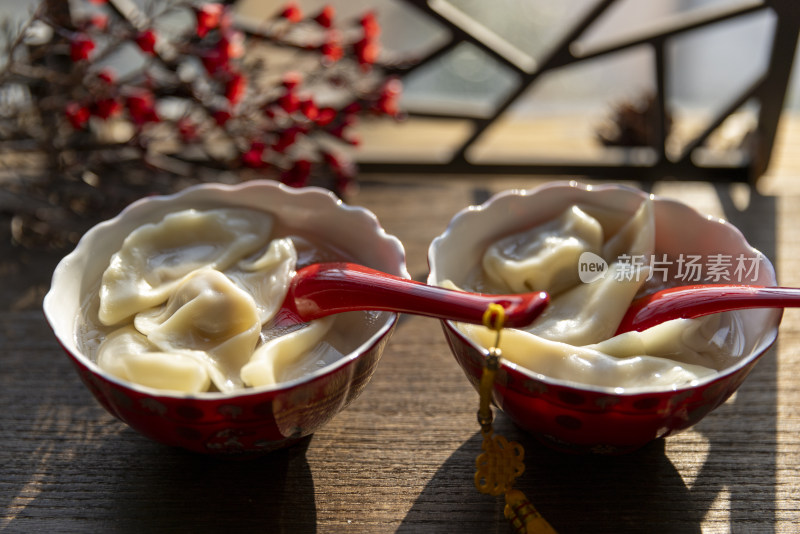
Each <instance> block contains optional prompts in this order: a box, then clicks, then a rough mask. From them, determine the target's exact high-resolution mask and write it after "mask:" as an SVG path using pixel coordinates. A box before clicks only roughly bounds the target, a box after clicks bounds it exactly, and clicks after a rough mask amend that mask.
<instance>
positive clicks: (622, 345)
mask: <svg viewBox="0 0 800 534" xmlns="http://www.w3.org/2000/svg"><path fill="white" fill-rule="evenodd" d="M589 213H591V214H593V215H589ZM611 215H612V214H610V213H607V212H603V210H598V209H595V208H593V207H591V206H584V207H583V209H580V208H578V207H576V206H573V207H572V208H570V209H568V210H567V211H566V212H564V214H562V215H561V217H559V218H558V219H557V220H554V221H552V222H551V223H548V224H544V225H541V226H538V227H536V228H533V229H531V230H526V231H525V232H520V233H518V234H515V235H513V236H510V237H507V238H504V239H501V240H499V241H498V242H497V243H495V244H493V245H491V246H490V247H489V249H488V250H487V252H486V254H485V255H484V258H483V276H484V279H486V280H489V281H490V282H491V283H494V284H497V281H498V279H499V280H501V281H502V282H503V283H505V284H506V287H509V288H510V289H512V290H514V291H516V292H525V291H529V290H539V289H547V284H548V283H550V284H551V286H550V287H551V288H552V287H554V288H556V289H557V290H558V291H561V292H560V293H559V294H556V295H554V296H553V297H554V298H553V299H552V301H551V303H550V305H549V306H548V307H547V308H546V310H545V312H544V313H543V314H542V315H541V316H539V318H538V319H537V320H536V321H534V322H533V323H532V324H531V325H530V326H529V327H527V328H525V329H524V330H515V329H507V330H505V331H504V332H503V335H502V336H501V340H500V348H501V350H502V353H503V357H504V358H505V359H506V360H508V361H510V362H513V363H515V364H518V365H520V366H523V367H525V368H527V369H529V370H531V371H533V372H536V373H540V374H543V375H547V376H550V377H553V378H559V379H563V380H572V381H575V382H582V383H586V384H593V385H598V386H609V387H619V388H626V389H635V388H638V387H652V386H666V387H677V386H679V385H681V384H686V383H690V382H692V381H694V380H698V379H700V378H703V377H705V376H708V375H710V374H712V373H714V372H716V370H717V369H720V368H722V367H723V366H724V362H723V361H722V360H723V357H722V355H723V354H736V353H737V350H738V351H739V352H741V348H740V345H741V343H742V341H741V336H740V335H737V334H736V332H737V331H738V330H740V329H737V328H735V326H734V325H733V324H732V323H731V321H728V322H727V323H726V324H722V323H720V319H719V316H711V317H707V318H704V319H703V320H679V321H672V322H669V323H665V324H662V325H660V326H658V327H655V328H651V329H649V330H647V331H645V332H641V333H628V334H623V335H620V336H616V337H614V334H615V332H616V330H617V327H618V326H619V322H620V320H621V319H622V317H623V316H624V314H625V312H626V311H627V309H628V306H629V305H630V303H631V301H632V300H633V299H634V298H635V297H636V295H637V293H638V292H639V291H640V290H641V289H642V287H643V285H644V284H645V283H646V282H647V281H648V278H649V274H650V272H651V265H650V264H651V261H650V260H651V258H652V256H653V254H654V253H655V211H654V205H653V202H652V200H651V199H646V200H644V201H643V202H642V203H641V205H640V206H639V207H638V208H637V210H636V212H635V213H634V214H633V216H631V217H629V218H628V219H627V220H625V221H624V222H623V221H622V220H619V219H617V220H613V219H614V217H611ZM595 216H599V217H600V219H601V220H603V221H605V222H606V223H609V222H613V224H611V225H609V226H610V227H611V228H612V229H613V232H609V231H608V230H607V229H606V227H605V226H603V225H601V223H600V221H599V220H598V219H597V218H595ZM590 221H593V222H590ZM596 228H601V229H600V231H599V243H598V238H597V234H596V230H595V229H596ZM609 234H611V235H610V237H609ZM584 252H591V253H593V254H596V255H598V256H597V260H600V261H603V260H604V261H605V262H607V264H606V266H607V268H606V269H605V271H602V272H600V273H599V276H598V277H597V278H594V279H593V280H591V281H587V282H586V283H582V282H581V281H580V277H579V268H580V267H579V262H580V261H581V260H580V255H581V254H582V253H584ZM540 262H541V264H540ZM528 268H530V269H531V272H533V273H534V275H540V276H539V278H538V280H539V281H538V282H532V281H533V280H535V278H534V276H533V275H529V274H528V271H527V269H528ZM548 281H549V282H548ZM532 283H537V284H539V285H531V284H532ZM562 283H564V284H568V287H566V288H565V289H564V288H563V287H562V285H561V284H562ZM443 285H444V286H445V287H451V288H455V289H457V288H456V287H455V285H454V284H453V283H452V282H450V281H445V282H444V283H443ZM550 291H551V294H552V293H553V290H552V289H550ZM459 328H460V329H461V330H462V331H463V332H464V333H465V334H466V335H467V336H469V337H471V338H472V339H473V340H475V341H476V342H477V343H479V344H481V345H483V346H485V347H490V346H492V345H493V344H494V342H495V339H496V334H495V332H494V331H491V330H489V329H487V328H485V327H481V326H475V325H466V324H460V325H459Z"/></svg>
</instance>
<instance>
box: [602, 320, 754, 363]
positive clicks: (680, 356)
mask: <svg viewBox="0 0 800 534" xmlns="http://www.w3.org/2000/svg"><path fill="white" fill-rule="evenodd" d="M738 318H739V316H738V315H736V314H714V315H707V316H705V317H701V318H697V319H674V320H672V321H666V322H664V323H661V324H659V325H656V326H653V327H651V328H648V329H647V330H645V331H643V332H626V333H624V334H620V335H618V336H615V337H612V338H611V339H607V340H605V341H602V342H600V343H597V344H594V345H590V346H589V348H592V349H595V350H599V351H601V352H605V353H607V354H612V355H614V356H616V357H619V358H626V357H630V356H635V355H641V354H646V355H649V356H660V357H663V358H670V359H672V360H676V361H679V362H683V363H688V364H693V365H702V366H704V367H710V368H712V369H716V370H721V369H723V368H724V367H725V366H726V365H728V364H729V363H730V358H731V357H736V355H741V354H743V353H744V335H743V334H742V328H741V325H738V324H737V323H738Z"/></svg>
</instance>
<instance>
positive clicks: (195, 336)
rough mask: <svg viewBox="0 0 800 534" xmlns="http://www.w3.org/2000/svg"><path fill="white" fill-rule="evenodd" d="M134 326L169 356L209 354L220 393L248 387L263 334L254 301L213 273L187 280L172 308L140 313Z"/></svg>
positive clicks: (172, 298)
mask: <svg viewBox="0 0 800 534" xmlns="http://www.w3.org/2000/svg"><path fill="white" fill-rule="evenodd" d="M133 324H134V326H135V327H136V329H137V330H138V331H140V332H142V333H143V334H145V335H146V336H147V339H148V341H149V342H150V343H152V344H153V345H155V346H156V347H158V349H159V350H161V351H163V352H177V353H179V352H181V351H185V350H192V351H200V352H203V353H205V354H207V355H208V358H207V361H208V362H209V364H210V366H211V368H210V369H209V374H210V376H211V379H212V381H213V382H214V385H215V386H216V387H217V389H219V390H220V391H230V390H233V389H235V388H239V387H241V386H242V380H241V378H240V374H239V373H240V370H241V368H242V366H243V365H244V364H245V363H247V361H248V360H249V359H250V357H251V356H252V354H253V351H254V350H255V348H256V345H257V344H258V340H259V337H260V334H261V321H260V319H259V315H258V310H257V309H256V304H255V301H254V300H253V298H252V297H251V296H250V295H248V294H247V293H246V292H245V291H243V290H242V289H240V288H239V287H237V286H236V284H234V283H233V282H232V281H231V280H230V279H229V278H228V277H227V276H226V275H225V274H223V273H221V272H219V271H217V270H215V269H211V268H204V269H198V270H197V271H195V272H193V273H191V274H189V275H188V276H186V277H185V278H184V279H183V280H181V282H180V284H179V285H178V287H177V288H176V290H175V292H174V293H173V294H172V295H171V296H170V298H169V300H168V301H167V303H166V304H164V305H163V306H160V307H158V308H153V309H150V310H146V311H144V312H141V313H139V314H137V315H136V317H135V318H134V321H133Z"/></svg>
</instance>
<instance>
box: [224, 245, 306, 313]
mask: <svg viewBox="0 0 800 534" xmlns="http://www.w3.org/2000/svg"><path fill="white" fill-rule="evenodd" d="M296 267H297V250H296V249H295V247H294V244H293V242H292V240H291V239H290V238H282V239H275V240H273V241H272V242H271V243H270V244H269V247H268V248H267V250H266V252H264V254H262V255H261V256H259V257H258V258H256V259H255V260H242V261H240V262H239V263H238V264H237V265H236V266H235V267H234V268H231V269H229V270H228V271H227V272H226V274H227V275H228V276H229V277H230V278H231V280H233V281H234V282H235V283H236V285H238V286H239V287H241V288H242V289H244V290H245V291H246V292H247V293H248V294H250V295H252V296H253V299H254V300H255V303H256V308H257V309H258V316H259V320H260V321H261V324H266V323H267V322H268V321H269V320H270V319H272V318H273V317H274V316H275V313H277V311H278V309H279V308H280V306H281V304H283V299H284V297H285V296H286V292H287V291H288V289H289V284H290V283H291V281H292V275H293V274H294V270H295V268H296Z"/></svg>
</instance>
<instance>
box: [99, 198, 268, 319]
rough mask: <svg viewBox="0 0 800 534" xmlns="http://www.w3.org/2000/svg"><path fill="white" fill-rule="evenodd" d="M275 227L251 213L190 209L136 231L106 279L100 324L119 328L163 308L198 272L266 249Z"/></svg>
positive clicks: (129, 237) (115, 260) (122, 249)
mask: <svg viewBox="0 0 800 534" xmlns="http://www.w3.org/2000/svg"><path fill="white" fill-rule="evenodd" d="M272 226H273V219H272V217H270V216H265V215H264V214H263V213H258V212H255V211H251V210H247V209H217V210H209V211H197V210H193V209H189V210H184V211H180V212H176V213H172V214H169V215H167V216H166V217H164V219H163V220H162V221H160V222H158V223H152V224H145V225H143V226H141V227H139V228H137V229H136V230H134V231H133V232H132V233H131V234H130V235H129V236H128V237H127V238H126V239H125V241H124V242H123V244H122V248H121V249H120V250H119V251H118V252H117V253H115V254H114V255H113V256H112V257H111V261H110V263H109V266H108V268H107V269H106V270H105V272H104V273H103V278H102V282H101V287H100V310H99V318H100V321H101V322H102V323H103V324H105V325H113V324H117V323H119V322H120V321H122V320H124V319H126V318H128V317H131V316H132V315H134V314H136V313H138V312H140V311H142V310H145V309H147V308H151V307H153V306H158V305H159V304H162V303H163V302H165V301H166V300H167V298H168V296H169V294H170V293H171V292H172V291H173V289H174V288H175V286H176V285H177V284H178V283H179V282H180V280H181V279H182V278H183V277H184V276H186V275H187V274H189V273H190V272H192V271H194V270H196V269H199V268H203V267H213V268H215V269H218V270H225V269H227V268H228V267H229V266H231V265H233V264H234V263H236V262H237V261H239V260H240V259H242V258H244V257H247V256H249V255H251V254H253V253H254V252H256V251H257V250H259V249H260V248H262V247H263V246H264V245H265V244H266V243H267V239H268V238H269V235H270V232H271V231H272Z"/></svg>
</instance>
